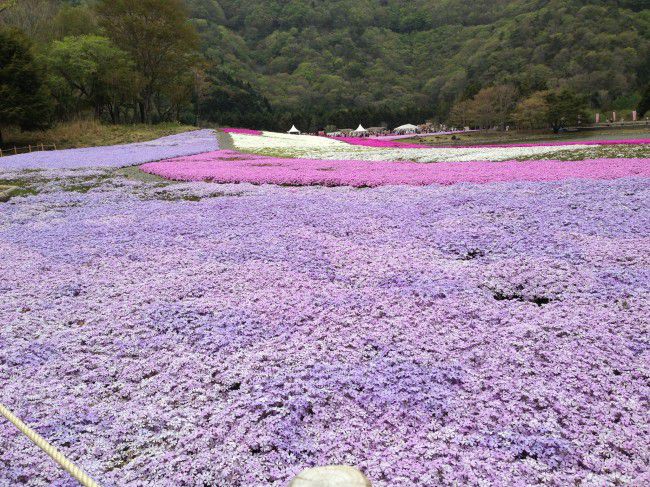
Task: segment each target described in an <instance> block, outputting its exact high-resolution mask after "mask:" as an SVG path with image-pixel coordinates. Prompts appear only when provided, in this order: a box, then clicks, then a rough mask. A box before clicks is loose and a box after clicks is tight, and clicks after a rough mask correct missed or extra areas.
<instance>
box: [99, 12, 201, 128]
mask: <svg viewBox="0 0 650 487" xmlns="http://www.w3.org/2000/svg"><path fill="white" fill-rule="evenodd" d="M97 13H98V15H99V23H100V26H102V27H103V28H104V31H105V32H106V35H107V36H108V37H109V38H110V39H111V40H112V41H113V42H114V43H115V44H116V45H117V46H118V47H119V48H121V49H123V50H124V51H126V52H127V53H129V54H130V55H131V57H132V59H133V61H134V63H135V67H136V70H137V71H138V73H139V74H140V75H141V76H142V80H143V83H142V86H141V89H140V92H139V100H138V105H139V111H140V120H141V122H151V121H152V113H153V110H154V108H157V110H158V112H159V113H162V107H160V106H157V107H154V103H155V102H156V103H158V104H160V103H165V101H166V100H168V98H166V95H169V94H170V93H171V92H173V93H176V92H177V88H178V87H177V86H174V84H173V83H171V84H170V80H179V79H183V75H184V74H186V73H189V72H190V68H191V67H192V65H193V64H194V63H195V58H194V56H193V55H194V53H195V50H196V48H197V47H198V36H197V33H196V31H195V29H194V27H193V26H192V25H191V24H190V22H189V20H188V13H187V10H186V9H185V6H184V5H183V2H182V1H181V0H100V1H99V3H98V4H97Z"/></svg>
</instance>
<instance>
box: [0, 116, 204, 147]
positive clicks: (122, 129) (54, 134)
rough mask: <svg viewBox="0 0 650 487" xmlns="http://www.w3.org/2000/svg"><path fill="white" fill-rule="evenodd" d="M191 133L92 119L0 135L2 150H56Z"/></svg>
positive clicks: (170, 125)
mask: <svg viewBox="0 0 650 487" xmlns="http://www.w3.org/2000/svg"><path fill="white" fill-rule="evenodd" d="M190 130H197V128H196V127H192V126H191V125H181V124H177V123H163V124H158V125H142V124H137V125H105V124H102V123H99V122H97V121H94V120H80V121H75V122H68V123H62V124H59V125H56V126H54V127H52V128H51V129H49V130H43V131H31V132H21V131H20V130H18V129H10V130H7V131H5V132H3V137H4V148H5V149H10V148H11V147H13V146H14V145H15V146H17V147H25V146H28V145H40V144H44V145H53V144H55V145H56V148H57V149H72V148H77V147H95V146H100V145H115V144H130V143H134V142H145V141H148V140H154V139H158V138H160V137H165V136H167V135H175V134H179V133H182V132H188V131H190Z"/></svg>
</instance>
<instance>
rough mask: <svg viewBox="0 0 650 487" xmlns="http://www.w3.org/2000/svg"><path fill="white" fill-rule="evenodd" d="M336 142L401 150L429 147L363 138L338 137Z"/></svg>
mask: <svg viewBox="0 0 650 487" xmlns="http://www.w3.org/2000/svg"><path fill="white" fill-rule="evenodd" d="M336 140H340V141H342V142H346V143H348V144H351V145H361V146H364V147H396V148H400V149H426V148H427V147H428V146H426V145H423V144H409V143H406V142H396V141H394V140H384V139H381V138H379V139H373V138H362V137H336Z"/></svg>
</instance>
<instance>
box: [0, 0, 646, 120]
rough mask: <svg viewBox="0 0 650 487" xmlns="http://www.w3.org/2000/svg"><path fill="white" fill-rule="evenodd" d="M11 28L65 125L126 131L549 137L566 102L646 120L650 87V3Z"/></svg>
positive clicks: (264, 1)
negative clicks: (75, 121) (105, 124)
mask: <svg viewBox="0 0 650 487" xmlns="http://www.w3.org/2000/svg"><path fill="white" fill-rule="evenodd" d="M7 7H8V8H7ZM3 9H4V11H3ZM3 25H4V26H5V28H6V27H13V28H18V29H20V30H22V31H23V32H24V33H25V34H26V35H27V36H28V37H29V38H30V39H31V40H32V41H33V43H34V44H35V45H36V52H37V53H38V56H37V59H38V60H40V62H41V63H42V64H43V65H44V66H45V67H46V68H47V72H48V76H47V82H48V86H49V87H50V89H51V91H52V92H53V94H54V95H55V97H56V100H57V113H58V114H59V116H61V117H66V116H73V115H74V114H75V113H76V112H78V111H79V110H90V109H92V110H94V112H95V113H96V114H97V115H98V116H101V117H105V118H107V119H110V120H113V121H115V122H120V121H130V120H135V119H137V120H142V121H147V122H155V121H159V120H168V119H174V118H176V119H178V118H180V119H182V120H183V121H186V122H188V121H191V122H196V121H197V120H205V121H209V122H212V123H219V124H229V125H234V124H246V125H250V126H253V127H257V128H267V129H279V128H281V129H286V126H287V124H289V123H293V122H295V123H299V124H300V125H301V127H304V128H305V129H310V130H315V129H318V128H323V127H324V126H326V125H337V126H339V127H344V126H349V127H351V126H356V124H358V123H359V122H360V121H363V123H365V124H368V125H383V124H387V125H395V124H398V125H399V124H401V123H404V122H406V121H409V122H416V121H423V120H425V119H428V120H432V121H439V122H446V121H453V123H457V124H463V125H466V124H471V125H473V126H504V125H506V124H510V123H517V124H519V123H521V124H523V125H525V126H527V127H534V126H540V125H541V124H544V125H546V124H548V123H550V122H549V118H548V117H547V115H548V113H549V112H548V110H549V109H550V108H549V105H548V103H549V102H548V96H550V94H551V93H553V94H555V95H556V96H560V94H563V95H562V96H568V95H567V94H571V95H572V96H575V97H576V98H575V99H574V101H575V100H577V99H580V100H581V114H582V110H583V109H584V108H587V109H591V110H598V111H601V112H605V111H610V110H619V111H621V110H628V109H629V110H632V109H634V108H636V107H639V109H640V110H639V111H640V112H641V111H642V110H641V109H642V108H645V106H646V105H645V104H644V103H643V102H642V99H645V98H644V97H643V93H644V90H646V86H647V83H648V80H649V79H650V56H648V52H650V8H649V7H648V2H647V1H646V0H618V1H617V2H611V1H608V0H476V1H473V2H467V1H465V0H411V1H409V2H403V1H401V0H331V1H327V2H316V1H314V0H258V1H255V2H241V1H240V0H24V1H21V2H14V1H9V0H0V27H2V26H3ZM94 50H96V51H97V54H96V55H93V54H92V51H94ZM75 53H77V55H75ZM75 56H76V57H75ZM93 57H94V59H93ZM93 64H94V65H95V67H93V66H92V65H93ZM106 66H115V67H116V68H115V70H114V71H115V72H114V73H112V74H111V73H110V70H108V69H106ZM109 75H110V76H109ZM80 77H81V78H83V80H82V79H81V78H80ZM109 77H110V78H111V79H109ZM89 83H90V85H89ZM90 87H92V89H93V93H92V94H89V92H88V89H89V88H90ZM646 98H647V97H646ZM640 102H641V104H640ZM574 106H577V105H574ZM530 110H535V113H526V112H527V111H528V112H530ZM646 110H647V109H646ZM572 117H573V116H572ZM565 118H566V117H565ZM574 118H575V117H574ZM556 128H557V127H556Z"/></svg>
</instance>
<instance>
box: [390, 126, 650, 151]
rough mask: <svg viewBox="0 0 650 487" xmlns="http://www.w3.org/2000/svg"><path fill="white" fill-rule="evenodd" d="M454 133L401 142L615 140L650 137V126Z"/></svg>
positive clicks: (498, 142) (483, 142)
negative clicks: (559, 132) (581, 129)
mask: <svg viewBox="0 0 650 487" xmlns="http://www.w3.org/2000/svg"><path fill="white" fill-rule="evenodd" d="M452 137H454V136H452V135H434V136H431V137H416V138H413V139H408V140H400V142H408V143H416V144H417V143H420V144H424V145H433V146H438V145H439V146H445V147H446V146H454V145H467V144H517V143H531V142H540V143H541V142H574V141H583V140H584V141H587V140H601V139H602V140H613V139H636V138H650V127H644V128H638V129H603V130H589V131H584V132H577V133H576V132H573V133H563V134H557V135H556V134H553V133H549V132H548V131H540V132H519V131H516V130H512V131H510V132H496V131H491V130H484V131H480V132H471V133H467V134H457V135H456V136H455V138H452Z"/></svg>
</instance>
